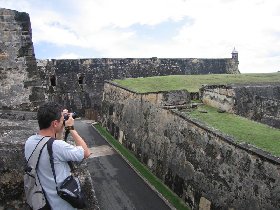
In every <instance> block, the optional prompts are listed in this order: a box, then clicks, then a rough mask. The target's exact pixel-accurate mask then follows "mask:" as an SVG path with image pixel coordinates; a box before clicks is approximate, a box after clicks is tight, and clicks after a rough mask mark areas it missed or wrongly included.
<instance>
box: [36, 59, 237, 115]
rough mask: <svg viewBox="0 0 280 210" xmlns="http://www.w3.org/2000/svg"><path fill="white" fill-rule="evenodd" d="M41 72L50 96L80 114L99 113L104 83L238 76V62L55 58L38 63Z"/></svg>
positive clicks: (216, 60) (232, 60) (219, 60)
mask: <svg viewBox="0 0 280 210" xmlns="http://www.w3.org/2000/svg"><path fill="white" fill-rule="evenodd" d="M38 71H39V72H40V75H41V76H42V78H41V80H42V81H43V83H44V85H45V87H46V94H47V95H48V97H49V98H51V100H57V101H59V102H60V103H62V104H64V105H65V106H67V107H71V108H72V109H73V110H76V111H77V112H79V113H81V114H84V112H85V110H86V109H94V110H95V111H97V112H99V111H100V107H101V101H102V95H103V86H104V81H105V80H114V79H123V78H135V77H149V76H162V75H175V74H177V75H178V74H208V73H215V74H223V73H239V71H238V61H236V60H235V59H232V58H225V59H197V58H185V59H183V58H182V59H176V58H174V59H170V58H124V59H123V58H102V59H98V58H93V59H70V60H54V59H52V60H38ZM51 80H52V82H51Z"/></svg>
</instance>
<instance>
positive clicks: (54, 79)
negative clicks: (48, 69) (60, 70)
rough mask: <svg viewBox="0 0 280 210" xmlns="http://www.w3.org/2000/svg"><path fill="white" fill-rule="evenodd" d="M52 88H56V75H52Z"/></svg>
mask: <svg viewBox="0 0 280 210" xmlns="http://www.w3.org/2000/svg"><path fill="white" fill-rule="evenodd" d="M50 82H51V86H53V87H54V86H56V77H55V75H51V77H50Z"/></svg>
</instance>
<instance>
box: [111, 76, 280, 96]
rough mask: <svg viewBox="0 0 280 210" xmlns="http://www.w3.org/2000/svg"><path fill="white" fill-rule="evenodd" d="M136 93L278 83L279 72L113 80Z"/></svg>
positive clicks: (196, 90) (279, 80)
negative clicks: (218, 85) (209, 86)
mask: <svg viewBox="0 0 280 210" xmlns="http://www.w3.org/2000/svg"><path fill="white" fill-rule="evenodd" d="M114 82H115V83H117V84H119V85H121V86H125V87H127V88H128V89H130V90H133V91H135V92H138V93H148V92H157V91H170V90H188V91H189V92H198V90H199V88H201V86H202V85H205V84H209V85H212V84H221V85H225V84H260V83H280V73H267V74H207V75H170V76H157V77H145V78H127V79H123V80H114Z"/></svg>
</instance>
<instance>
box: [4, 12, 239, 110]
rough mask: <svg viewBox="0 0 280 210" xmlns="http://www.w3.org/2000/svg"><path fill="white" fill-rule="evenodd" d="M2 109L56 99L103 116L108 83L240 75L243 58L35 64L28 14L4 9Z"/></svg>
mask: <svg viewBox="0 0 280 210" xmlns="http://www.w3.org/2000/svg"><path fill="white" fill-rule="evenodd" d="M0 26H1V27H0V61H1V62H0V82H1V86H0V109H15V110H34V109H36V107H37V106H38V105H39V104H40V103H42V102H43V101H45V100H56V101H58V102H60V103H61V104H64V105H65V106H67V107H68V108H69V109H70V110H75V111H76V112H78V113H79V114H81V115H84V113H85V111H86V110H87V109H92V110H94V111H96V112H99V110H100V107H101V100H102V93H103V84H104V81H105V80H113V79H122V78H129V77H148V76H161V75H173V74H209V73H213V74H214V73H215V74H224V73H239V70H238V58H237V57H233V56H232V58H222V59H200V58H181V59H177V58H156V57H153V58H100V59H99V58H92V59H69V60H55V59H52V60H37V63H36V60H35V55H34V49H33V43H32V30H31V23H30V18H29V15H28V14H27V13H21V12H17V11H13V10H7V9H0Z"/></svg>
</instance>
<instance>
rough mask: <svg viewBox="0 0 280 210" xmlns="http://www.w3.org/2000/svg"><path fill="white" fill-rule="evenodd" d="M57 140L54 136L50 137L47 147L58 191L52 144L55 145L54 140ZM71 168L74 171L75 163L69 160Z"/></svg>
mask: <svg viewBox="0 0 280 210" xmlns="http://www.w3.org/2000/svg"><path fill="white" fill-rule="evenodd" d="M54 141H55V139H54V138H52V137H51V138H50V139H49V141H48V142H47V149H48V153H49V156H50V164H51V168H52V173H53V177H54V181H55V184H56V191H57V193H58V188H57V181H56V174H55V169H54V162H53V159H54V158H53V149H52V145H53V142H54ZM67 163H68V165H69V167H70V169H71V172H72V171H73V165H72V162H71V161H68V162H67Z"/></svg>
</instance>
